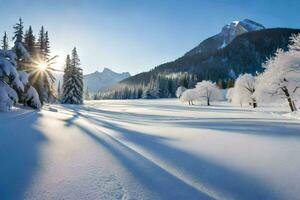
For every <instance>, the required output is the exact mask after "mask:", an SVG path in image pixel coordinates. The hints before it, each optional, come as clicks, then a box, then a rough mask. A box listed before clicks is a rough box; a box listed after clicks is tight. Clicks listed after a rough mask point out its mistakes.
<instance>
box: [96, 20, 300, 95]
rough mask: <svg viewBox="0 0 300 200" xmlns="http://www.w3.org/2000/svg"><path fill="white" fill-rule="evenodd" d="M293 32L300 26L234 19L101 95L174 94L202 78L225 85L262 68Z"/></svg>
mask: <svg viewBox="0 0 300 200" xmlns="http://www.w3.org/2000/svg"><path fill="white" fill-rule="evenodd" d="M293 34H300V29H290V28H265V27H264V26H263V25H261V24H259V23H256V22H254V21H251V20H248V19H245V20H242V21H234V22H231V23H229V24H227V25H225V26H224V27H223V29H222V31H221V33H219V34H217V35H215V36H212V37H210V38H208V39H206V40H204V41H203V42H201V43H200V44H199V45H198V46H197V47H195V48H193V49H192V50H190V51H188V52H187V53H186V54H184V55H183V56H182V57H180V58H178V59H176V60H174V61H171V62H168V63H164V64H161V65H159V66H157V67H155V68H154V69H151V70H150V71H148V72H143V73H139V74H136V75H134V76H131V77H129V78H126V79H124V80H122V81H120V82H119V83H118V84H116V85H114V86H113V87H110V88H109V89H108V90H106V91H105V92H102V93H100V94H99V98H102V99H106V98H121V99H127V98H161V97H163V98H166V97H175V93H176V89H177V87H179V86H184V87H187V88H192V87H194V85H195V84H196V83H197V82H199V81H201V80H212V81H214V82H217V84H218V85H219V86H220V87H223V88H226V87H228V86H232V84H233V81H234V79H236V78H237V76H238V75H239V74H243V73H251V74H256V73H257V72H261V71H262V70H263V68H262V64H263V63H264V62H265V61H266V60H267V59H268V58H269V57H271V56H272V55H274V53H275V52H276V50H277V49H278V48H281V49H283V50H287V47H288V44H289V40H290V37H291V36H292V35H293Z"/></svg>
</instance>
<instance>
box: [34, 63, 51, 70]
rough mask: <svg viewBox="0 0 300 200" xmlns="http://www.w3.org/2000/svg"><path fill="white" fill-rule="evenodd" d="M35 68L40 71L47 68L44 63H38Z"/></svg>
mask: <svg viewBox="0 0 300 200" xmlns="http://www.w3.org/2000/svg"><path fill="white" fill-rule="evenodd" d="M37 66H38V69H39V70H40V71H45V70H46V69H47V67H48V66H47V64H46V63H39V64H38V65H37Z"/></svg>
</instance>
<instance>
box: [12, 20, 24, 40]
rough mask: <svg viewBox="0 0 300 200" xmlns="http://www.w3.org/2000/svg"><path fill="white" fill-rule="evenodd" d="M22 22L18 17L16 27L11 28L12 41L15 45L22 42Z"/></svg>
mask: <svg viewBox="0 0 300 200" xmlns="http://www.w3.org/2000/svg"><path fill="white" fill-rule="evenodd" d="M23 24H24V23H23V21H22V18H21V17H20V18H19V22H18V23H16V25H15V26H14V27H13V28H14V30H15V31H14V36H13V40H14V41H15V44H16V43H22V42H23V36H24V35H23V34H24V31H23V29H24V25H23Z"/></svg>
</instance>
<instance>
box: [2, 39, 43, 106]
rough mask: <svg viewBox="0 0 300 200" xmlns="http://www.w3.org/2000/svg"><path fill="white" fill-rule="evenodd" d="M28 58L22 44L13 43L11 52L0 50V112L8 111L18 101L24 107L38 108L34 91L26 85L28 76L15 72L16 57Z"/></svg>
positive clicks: (37, 98) (38, 104)
mask: <svg viewBox="0 0 300 200" xmlns="http://www.w3.org/2000/svg"><path fill="white" fill-rule="evenodd" d="M16 52H19V53H20V54H19V55H20V56H21V57H20V58H21V59H25V58H26V57H28V56H29V54H28V52H27V51H26V49H25V48H24V46H23V44H22V43H18V42H15V46H14V47H13V49H11V50H0V111H8V110H9V109H10V108H11V106H12V105H14V104H15V103H17V102H18V101H19V100H20V101H21V102H23V103H24V104H26V105H29V106H32V107H35V108H40V107H41V103H40V100H39V97H38V95H37V92H36V90H35V89H34V88H33V87H32V86H30V85H29V84H28V74H27V73H26V72H25V71H17V62H16V61H17V59H18V57H17V55H16Z"/></svg>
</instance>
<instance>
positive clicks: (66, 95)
mask: <svg viewBox="0 0 300 200" xmlns="http://www.w3.org/2000/svg"><path fill="white" fill-rule="evenodd" d="M79 66H80V59H79V57H78V54H77V51H76V48H74V49H73V50H72V58H71V59H70V56H69V55H68V56H67V59H66V66H65V70H64V77H63V97H62V103H68V104H82V103H83V74H82V69H81V68H80V67H79Z"/></svg>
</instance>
